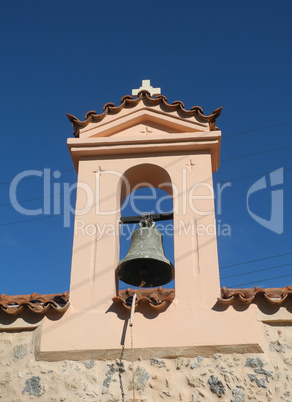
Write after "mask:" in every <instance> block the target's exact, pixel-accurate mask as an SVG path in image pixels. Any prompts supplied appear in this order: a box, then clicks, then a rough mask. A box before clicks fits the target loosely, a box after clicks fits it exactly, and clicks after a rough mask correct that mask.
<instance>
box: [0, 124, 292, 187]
mask: <svg viewBox="0 0 292 402" xmlns="http://www.w3.org/2000/svg"><path fill="white" fill-rule="evenodd" d="M291 123H292V121H291V120H289V121H287V122H284V123H279V124H273V125H271V126H264V127H259V128H254V129H252V130H246V131H240V132H238V133H233V134H228V135H225V136H224V138H228V137H232V136H236V135H241V134H246V133H252V132H254V131H260V130H265V129H267V128H272V127H279V126H283V125H286V124H291ZM291 146H292V145H288V146H287V147H284V148H277V149H274V150H268V151H262V152H258V153H256V154H250V155H242V156H237V157H234V158H231V159H223V160H221V162H227V161H229V160H233V159H239V158H246V157H248V156H253V155H258V154H260V153H266V152H272V151H278V150H281V149H285V148H290V147H291ZM73 170H74V171H75V169H74V168H72V169H64V170H59V172H60V173H64V172H70V171H73ZM45 176H46V175H45ZM35 178H36V177H35V176H33V177H26V178H23V179H22V180H32V179H35ZM10 183H11V180H10V181H5V182H2V183H0V186H2V185H4V184H10Z"/></svg>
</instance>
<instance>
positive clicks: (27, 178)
mask: <svg viewBox="0 0 292 402" xmlns="http://www.w3.org/2000/svg"><path fill="white" fill-rule="evenodd" d="M50 170H51V169H50ZM72 170H74V171H75V169H73V168H72V169H63V170H58V169H56V170H54V172H56V171H58V172H60V173H65V172H70V171H72ZM50 174H51V172H50V173H47V174H44V175H43V176H29V177H24V178H23V179H21V181H23V180H32V179H36V178H42V177H45V176H50ZM11 182H12V180H10V181H3V182H2V183H0V186H2V185H4V184H11Z"/></svg>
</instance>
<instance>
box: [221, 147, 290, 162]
mask: <svg viewBox="0 0 292 402" xmlns="http://www.w3.org/2000/svg"><path fill="white" fill-rule="evenodd" d="M287 148H292V145H287V146H286V147H281V148H274V149H267V150H266V151H260V152H255V153H254V154H248V155H242V156H235V157H234V158H229V159H222V160H221V162H229V161H233V160H235V159H242V158H247V157H249V156H256V155H261V154H266V153H268V152H275V151H282V150H283V149H287Z"/></svg>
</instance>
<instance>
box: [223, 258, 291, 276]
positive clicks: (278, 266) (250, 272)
mask: <svg viewBox="0 0 292 402" xmlns="http://www.w3.org/2000/svg"><path fill="white" fill-rule="evenodd" d="M288 265H292V263H291V262H289V264H283V265H275V266H273V267H269V268H262V269H255V270H254V271H249V272H242V273H240V274H235V275H229V276H224V277H222V278H221V279H228V278H234V277H235V276H243V275H249V274H254V273H255V272H261V271H268V270H269V269H274V268H281V267H286V266H288Z"/></svg>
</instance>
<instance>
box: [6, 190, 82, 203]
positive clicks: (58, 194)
mask: <svg viewBox="0 0 292 402" xmlns="http://www.w3.org/2000/svg"><path fill="white" fill-rule="evenodd" d="M72 191H76V188H74V189H73V190H72ZM70 193H71V191H65V192H63V193H57V194H51V195H46V196H42V197H35V198H27V199H26V200H20V201H17V202H7V203H6V204H0V207H7V206H11V205H17V204H20V203H23V202H29V201H36V200H43V199H45V198H52V197H54V198H55V197H57V196H60V195H64V194H70Z"/></svg>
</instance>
